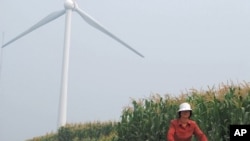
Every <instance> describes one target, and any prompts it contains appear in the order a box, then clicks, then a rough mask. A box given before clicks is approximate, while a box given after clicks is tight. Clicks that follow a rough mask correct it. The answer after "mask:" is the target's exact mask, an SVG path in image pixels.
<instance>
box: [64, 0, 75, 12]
mask: <svg viewBox="0 0 250 141" xmlns="http://www.w3.org/2000/svg"><path fill="white" fill-rule="evenodd" d="M75 7H76V2H75V1H74V0H65V2H64V8H65V9H72V10H74V9H75Z"/></svg>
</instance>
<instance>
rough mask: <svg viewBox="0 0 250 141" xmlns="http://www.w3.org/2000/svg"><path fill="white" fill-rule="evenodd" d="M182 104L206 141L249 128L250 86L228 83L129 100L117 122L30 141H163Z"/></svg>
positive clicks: (224, 138)
mask: <svg viewBox="0 0 250 141" xmlns="http://www.w3.org/2000/svg"><path fill="white" fill-rule="evenodd" d="M182 102H189V103H190V104H191V106H192V109H193V115H192V119H193V120H195V121H196V122H197V123H198V125H199V126H200V128H201V129H202V130H203V132H204V133H205V134H206V135H207V137H208V139H209V141H229V125H230V124H250V114H249V112H250V84H249V83H241V84H237V85H235V84H233V83H230V84H227V85H225V84H220V85H219V86H218V88H215V87H212V88H208V90H196V89H191V90H189V91H187V92H186V93H182V94H180V95H179V96H171V95H165V96H164V97H162V96H160V95H159V94H152V95H151V96H150V97H149V98H144V99H139V100H135V99H132V101H131V106H128V107H125V108H124V109H123V112H122V115H121V119H120V121H118V122H107V123H101V122H93V123H85V124H70V125H67V126H66V127H62V128H60V129H59V130H58V132H57V133H50V134H47V135H46V136H42V137H36V138H34V139H32V140H30V141H166V132H167V130H168V128H169V123H170V120H172V119H174V118H176V117H177V110H178V106H179V104H180V103H182Z"/></svg>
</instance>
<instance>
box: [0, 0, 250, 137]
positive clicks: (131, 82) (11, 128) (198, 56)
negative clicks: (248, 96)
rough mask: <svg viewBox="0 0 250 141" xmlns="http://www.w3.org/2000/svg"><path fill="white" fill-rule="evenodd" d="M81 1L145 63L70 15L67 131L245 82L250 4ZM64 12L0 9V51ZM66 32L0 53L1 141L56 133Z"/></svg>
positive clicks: (30, 0) (55, 1)
mask: <svg viewBox="0 0 250 141" xmlns="http://www.w3.org/2000/svg"><path fill="white" fill-rule="evenodd" d="M77 2H78V5H79V6H80V8H82V9H83V10H85V11H86V12H87V13H88V14H90V15H91V16H92V17H94V18H95V19H96V20H97V21H99V22H100V23H102V25H104V26H105V27H106V28H107V29H109V31H111V32H112V33H114V34H115V35H117V36H118V37H120V38H121V39H122V40H123V41H125V42H126V43H128V44H129V45H131V46H132V47H133V48H134V49H136V50H138V51H139V52H140V53H142V54H143V55H144V56H145V58H141V57H139V56H137V55H136V54H134V53H133V52H131V51H130V50H128V49H127V48H125V47H124V46H123V45H121V44H119V43H118V42H116V41H114V40H113V39H111V38H110V37H108V36H106V35H105V34H103V33H101V32H99V31H98V30H96V29H94V28H93V27H91V26H89V25H88V24H87V23H86V22H85V21H84V20H83V19H82V18H81V17H80V16H79V15H78V14H77V13H76V12H74V13H73V17H72V34H71V48H70V65H69V89H68V114H67V122H68V123H80V122H88V121H96V120H99V121H108V120H116V121H118V120H119V119H120V115H121V112H122V109H123V107H125V106H128V105H130V102H131V98H134V99H139V98H147V97H149V96H150V95H151V94H155V93H158V94H160V95H162V96H164V95H165V94H171V95H178V94H180V93H181V92H182V91H183V92H185V91H187V90H189V89H191V88H195V89H198V90H199V89H207V87H208V86H210V87H212V86H218V85H219V84H220V83H227V82H228V81H233V82H234V83H238V82H239V83H241V82H243V81H246V82H250V73H249V72H250V63H249V60H250V57H249V52H250V40H249V39H250V1H249V0H206V1H201V0H154V1H153V0H124V1H121V0H119V1H118V0H105V1H101V0H99V1H98V0H81V1H80V0H78V1H77ZM63 3H64V1H63V0H43V1H34V0H22V1H19V0H1V4H0V32H1V44H2V42H7V41H9V40H10V39H12V38H13V37H15V36H16V35H17V34H19V33H21V32H23V31H24V30H26V29H28V28H29V27H30V26H32V25H33V24H35V23H36V22H38V21H39V20H41V19H42V18H44V17H45V16H47V15H48V14H50V13H52V12H54V11H58V10H62V9H63V8H64V7H63ZM64 24H65V16H62V17H60V18H58V19H56V20H55V21H52V22H51V23H49V24H47V25H45V26H43V27H41V28H39V29H37V30H36V31H34V32H32V33H30V34H28V35H27V36H25V37H23V38H21V39H19V40H17V41H16V42H14V43H12V44H10V45H8V46H7V47H5V48H3V49H2V50H1V54H2V56H1V58H2V61H1V70H0V72H1V76H0V112H1V113H0V140H1V141H22V140H25V139H30V138H32V137H35V136H40V135H44V134H46V133H47V132H51V131H56V129H57V119H58V105H59V94H60V83H61V71H62V55H63V35H64ZM3 33H4V36H3ZM3 37H4V38H3Z"/></svg>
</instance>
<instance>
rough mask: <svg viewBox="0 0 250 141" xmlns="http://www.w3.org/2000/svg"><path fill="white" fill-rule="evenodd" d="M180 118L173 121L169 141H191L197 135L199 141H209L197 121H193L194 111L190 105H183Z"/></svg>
mask: <svg viewBox="0 0 250 141" xmlns="http://www.w3.org/2000/svg"><path fill="white" fill-rule="evenodd" d="M178 114H179V118H178V119H174V120H171V123H170V127H169V130H168V132H167V141H191V140H192V136H193V135H195V136H196V137H197V139H198V140H199V141H207V137H206V135H205V134H204V133H203V132H202V131H201V129H200V128H199V126H198V125H197V124H196V122H195V121H193V120H191V119H190V117H191V116H192V109H191V106H190V104H189V103H182V104H181V105H180V107H179V110H178Z"/></svg>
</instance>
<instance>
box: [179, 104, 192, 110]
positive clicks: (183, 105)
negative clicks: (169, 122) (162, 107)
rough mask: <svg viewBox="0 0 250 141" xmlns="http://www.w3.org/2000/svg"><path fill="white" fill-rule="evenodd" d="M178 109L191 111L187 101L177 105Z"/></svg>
mask: <svg viewBox="0 0 250 141" xmlns="http://www.w3.org/2000/svg"><path fill="white" fill-rule="evenodd" d="M180 111H192V109H191V106H190V104H189V103H187V102H185V103H182V104H181V105H180V106H179V110H178V112H180Z"/></svg>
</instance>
